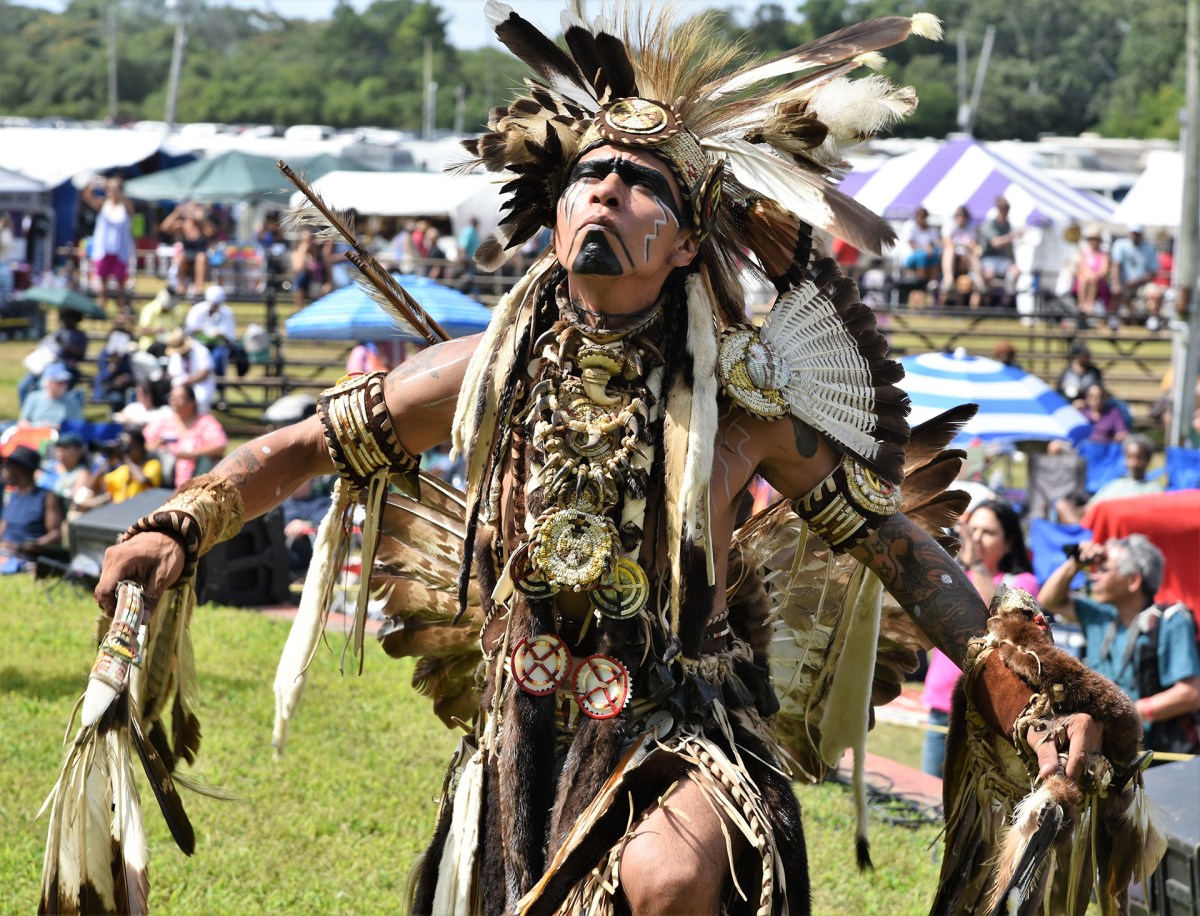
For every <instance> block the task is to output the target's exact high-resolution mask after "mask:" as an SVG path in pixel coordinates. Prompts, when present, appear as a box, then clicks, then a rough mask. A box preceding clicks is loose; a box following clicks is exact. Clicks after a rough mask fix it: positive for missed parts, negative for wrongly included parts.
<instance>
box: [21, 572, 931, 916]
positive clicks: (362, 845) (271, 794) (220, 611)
mask: <svg viewBox="0 0 1200 916" xmlns="http://www.w3.org/2000/svg"><path fill="white" fill-rule="evenodd" d="M94 611H95V606H94V604H93V603H92V601H91V599H90V596H88V595H86V594H83V593H82V592H80V591H78V590H77V589H75V588H74V587H73V586H70V585H65V584H62V583H59V584H57V585H54V586H50V587H47V585H46V584H44V583H39V582H34V581H32V580H29V579H27V578H24V577H12V578H7V579H3V580H0V643H2V644H3V645H5V646H8V647H9V648H8V650H7V651H6V652H5V653H4V657H3V661H2V662H0V721H2V722H3V723H4V724H3V735H4V740H3V741H2V742H0V827H2V828H3V836H4V838H5V839H4V842H3V843H0V887H3V888H4V889H5V893H4V894H3V895H2V896H0V912H30V911H31V910H32V909H33V908H34V907H35V905H36V899H37V893H38V884H39V880H40V878H39V876H40V872H41V858H42V849H43V844H44V840H45V837H44V831H45V821H44V820H41V821H35V820H34V814H35V813H36V812H37V810H38V808H39V807H40V805H41V803H42V800H43V799H44V798H45V795H46V793H47V791H48V790H49V789H50V787H51V785H52V784H53V782H54V779H55V778H56V776H57V773H58V768H59V766H60V765H61V763H62V759H63V749H62V744H61V741H62V738H63V730H64V727H65V725H66V722H67V717H68V715H69V713H70V709H71V705H72V703H73V702H74V701H75V699H76V698H77V697H78V696H79V694H80V693H81V692H82V690H83V688H84V685H85V683H86V677H87V671H88V669H89V666H90V663H91V659H92V655H93V651H94V644H93V643H92V640H91V631H92V620H93V617H94ZM193 632H194V635H195V640H196V653H197V667H198V670H199V672H200V686H201V692H202V696H201V709H200V715H201V718H202V722H203V728H204V741H203V745H202V747H201V751H200V757H199V760H198V762H197V766H196V768H195V770H194V772H195V773H196V774H197V775H198V776H199V777H201V778H202V779H204V780H205V781H207V782H209V783H212V784H214V785H218V786H221V787H222V788H224V789H226V790H228V791H230V792H232V793H233V794H234V795H235V796H237V799H238V800H237V801H232V802H230V801H216V800H212V799H209V798H202V797H196V796H189V797H188V798H186V799H185V803H186V804H187V806H188V811H189V814H190V816H191V819H192V822H193V824H194V826H195V828H196V837H197V849H196V854H195V855H194V856H193V857H192V858H191V859H190V860H189V859H185V858H184V857H183V856H182V855H181V854H180V853H179V852H178V851H177V850H176V849H175V848H174V846H173V845H172V843H171V840H170V837H169V835H168V834H167V832H166V829H165V827H164V826H163V825H162V821H161V818H160V817H159V815H158V813H157V811H156V810H154V809H153V802H152V800H150V797H149V792H148V791H145V790H144V791H143V798H144V801H146V803H147V804H148V805H149V808H148V809H147V818H146V819H147V822H148V832H149V836H150V846H151V859H150V881H151V905H152V908H153V910H154V911H156V912H158V913H180V914H195V913H211V914H223V913H235V912H236V913H347V914H351V913H355V914H358V913H383V912H397V911H399V910H402V909H403V904H402V901H403V899H404V898H403V894H404V888H405V884H406V880H407V876H408V872H409V869H410V867H411V865H412V863H413V861H414V859H415V858H416V856H417V855H418V854H419V851H420V850H421V849H422V847H423V845H424V843H425V841H426V839H427V837H428V834H429V831H430V828H431V825H432V822H433V817H434V813H435V798H436V796H437V794H438V792H439V791H440V788H441V780H442V774H443V767H444V765H445V762H446V760H447V759H448V756H449V754H450V752H451V750H452V747H453V744H454V737H453V735H452V734H451V733H450V732H449V731H447V730H446V729H445V728H444V727H443V726H442V725H441V723H440V722H439V721H438V720H437V719H436V718H435V717H434V716H433V715H432V713H431V711H430V709H429V707H428V701H427V700H426V699H425V698H424V697H422V696H420V695H418V694H417V693H416V692H415V691H413V690H412V689H411V688H410V687H409V686H408V679H409V676H410V673H411V666H410V665H409V664H408V663H407V662H395V661H393V660H391V659H388V658H387V657H386V656H385V655H384V654H383V653H382V651H380V650H379V649H378V648H377V647H376V646H375V644H374V643H373V642H372V643H371V644H370V646H369V647H368V648H369V651H368V654H367V660H366V671H365V674H364V676H363V677H362V678H358V677H351V676H346V677H342V676H340V675H339V674H338V671H337V667H338V664H337V655H338V653H339V652H340V649H341V642H340V639H334V640H332V641H331V650H330V651H326V652H321V653H320V654H318V656H317V659H316V661H315V663H314V666H313V668H312V671H311V678H310V682H309V687H308V692H307V695H306V697H305V700H304V706H303V708H302V710H301V713H300V716H299V718H298V719H297V720H296V722H295V724H294V727H293V731H292V735H291V742H290V743H289V745H288V751H287V754H286V755H285V756H284V757H283V759H282V760H280V761H276V760H274V759H273V755H272V750H271V746H270V733H271V722H272V716H273V697H272V694H271V681H272V678H273V674H274V668H275V663H276V661H277V657H278V652H279V650H280V648H281V646H282V644H283V641H284V639H285V637H286V635H287V624H286V623H284V622H281V621H278V620H273V619H270V618H268V617H266V616H265V615H262V614H257V613H254V612H251V611H245V610H235V609H229V608H218V607H212V606H205V607H202V608H200V609H199V610H198V612H197V617H196V623H195V626H194V628H193ZM887 731H893V732H897V731H898V730H896V729H890V730H881V731H880V732H879V734H878V740H879V741H881V742H882V746H881V745H880V744H879V743H877V741H876V740H873V741H872V750H874V751H876V752H877V753H890V749H891V744H893V743H894V741H895V739H897V738H898V739H899V740H901V741H910V739H913V736H917V735H918V733H916V732H911V731H905V732H903V734H898V735H893V736H892V737H889V736H888V734H887ZM915 740H916V742H918V744H919V736H918V737H916V738H915ZM910 752H911V748H910V750H909V751H906V753H910ZM800 798H801V803H802V805H803V806H804V810H805V829H806V835H807V837H808V847H809V857H810V863H811V864H810V870H811V873H812V883H813V887H814V912H816V913H819V914H843V913H844V914H888V916H893V914H907V913H913V914H916V913H923V912H926V911H927V909H928V905H929V901H930V900H931V898H932V892H933V888H934V886H935V884H936V876H937V864H936V858H937V852H936V848H932V847H931V844H932V843H933V842H934V840H935V838H936V836H937V832H938V831H937V828H936V827H933V826H930V825H924V826H917V827H914V828H909V827H903V826H894V825H891V824H889V823H888V821H887V820H884V819H881V818H876V819H875V821H874V823H873V827H872V834H871V840H872V853H873V855H874V859H875V863H876V870H875V871H874V873H870V874H865V875H860V874H859V873H858V872H857V870H856V868H855V866H854V842H853V829H854V828H853V824H854V815H853V808H852V805H851V803H850V800H849V796H848V793H847V790H846V789H845V788H844V787H843V786H840V785H837V784H834V783H825V784H821V785H817V786H808V787H804V788H802V789H801V790H800ZM892 813H893V814H894V813H895V812H892ZM901 813H902V814H904V815H905V817H906V816H907V813H906V812H901ZM904 819H905V818H904V817H902V818H899V819H898V820H904Z"/></svg>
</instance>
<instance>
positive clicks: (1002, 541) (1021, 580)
mask: <svg viewBox="0 0 1200 916" xmlns="http://www.w3.org/2000/svg"><path fill="white" fill-rule="evenodd" d="M959 536H960V537H961V538H962V549H961V550H960V551H959V554H958V560H959V562H960V563H961V564H962V565H963V566H964V567H966V569H967V575H968V576H970V578H971V581H972V582H974V583H975V588H976V589H978V590H979V595H980V597H981V598H983V600H984V602H986V603H987V604H991V601H992V598H993V597H994V596H995V594H996V587H997V586H999V585H1005V586H1007V587H1009V588H1019V589H1023V590H1024V591H1027V592H1029V594H1031V595H1033V597H1035V598H1036V597H1037V592H1038V584H1037V579H1035V578H1034V576H1033V566H1032V564H1031V562H1030V558H1029V551H1028V550H1027V549H1026V547H1025V535H1024V534H1023V533H1022V531H1021V519H1020V518H1019V517H1018V516H1017V513H1016V510H1015V509H1013V507H1012V506H1011V505H1009V504H1008V503H1007V502H1005V501H1003V500H1000V499H985V500H983V501H982V502H980V503H979V504H978V505H976V506H975V507H974V508H973V509H972V510H971V512H970V514H969V515H964V516H963V518H962V519H961V520H960V521H959ZM961 674H962V672H961V671H960V670H959V669H958V667H957V666H956V665H955V664H954V662H952V661H950V659H948V658H946V656H945V655H943V654H942V653H941V652H940V651H938V650H937V649H934V650H932V651H931V652H930V653H929V671H928V672H927V673H926V675H925V705H926V706H928V707H929V724H931V725H942V726H944V725H946V723H947V722H948V721H949V719H950V697H951V695H952V694H953V692H954V685H955V683H957V681H958V678H959V675H961ZM945 757H946V734H945V732H941V731H933V730H930V731H927V732H926V733H925V747H924V750H923V752H922V755H921V768H922V769H923V770H924V771H925V772H926V773H929V774H930V775H931V776H941V775H942V763H943V761H944V760H945Z"/></svg>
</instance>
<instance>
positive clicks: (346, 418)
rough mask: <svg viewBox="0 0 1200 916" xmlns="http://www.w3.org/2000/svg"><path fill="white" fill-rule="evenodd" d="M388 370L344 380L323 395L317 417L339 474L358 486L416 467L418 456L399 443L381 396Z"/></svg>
mask: <svg viewBox="0 0 1200 916" xmlns="http://www.w3.org/2000/svg"><path fill="white" fill-rule="evenodd" d="M386 377H387V373H386V372H370V373H367V374H366V375H355V376H350V377H349V378H344V379H342V380H341V381H340V382H338V383H337V384H336V385H334V386H333V387H332V388H329V389H327V390H326V391H325V392H323V393H322V394H321V397H320V399H319V400H318V401H317V416H319V417H320V418H321V426H322V428H323V429H324V431H325V445H326V446H327V447H328V449H329V456H330V457H331V458H332V459H333V464H334V467H336V468H337V472H338V474H339V475H340V476H341V477H342V478H343V479H344V480H345V481H346V482H347V483H349V484H350V486H351V487H353V488H354V489H357V490H361V489H365V488H366V487H367V485H368V484H369V482H370V479H371V477H373V476H374V475H375V474H377V473H378V472H379V471H381V470H388V471H414V470H416V468H417V459H415V458H413V457H412V456H411V455H410V454H408V452H406V451H404V449H403V448H402V447H401V445H400V442H399V440H398V439H397V438H396V431H395V430H394V429H393V428H392V418H391V416H390V415H389V414H388V410H387V405H386V404H385V403H384V400H383V380H384V379H385V378H386Z"/></svg>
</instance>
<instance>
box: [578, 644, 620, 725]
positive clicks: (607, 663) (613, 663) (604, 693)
mask: <svg viewBox="0 0 1200 916" xmlns="http://www.w3.org/2000/svg"><path fill="white" fill-rule="evenodd" d="M575 702H577V703H578V704H579V708H580V709H582V710H583V712H584V715H587V716H591V717H592V718H593V719H611V718H612V717H613V716H615V715H617V714H618V713H619V712H620V711H621V710H622V709H624V708H625V704H626V703H628V702H629V672H628V671H627V670H626V669H625V666H624V665H622V664H621V663H620V662H619V661H617V660H616V659H615V658H610V657H609V656H607V655H591V656H589V657H587V658H585V659H584V660H583V661H582V662H581V663H580V665H579V668H578V669H577V670H576V672H575Z"/></svg>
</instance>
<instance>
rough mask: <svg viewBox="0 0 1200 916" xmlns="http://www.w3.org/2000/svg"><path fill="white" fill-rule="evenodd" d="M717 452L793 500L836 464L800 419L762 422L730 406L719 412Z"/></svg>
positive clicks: (829, 448) (830, 449)
mask: <svg viewBox="0 0 1200 916" xmlns="http://www.w3.org/2000/svg"><path fill="white" fill-rule="evenodd" d="M717 451H718V454H720V453H722V452H724V453H725V454H726V456H727V457H726V460H727V461H731V462H735V463H738V464H742V465H745V466H747V467H748V469H749V471H750V473H751V474H761V475H762V476H763V477H764V478H766V480H767V482H768V483H770V484H771V486H772V487H774V488H775V489H776V490H778V491H779V492H780V493H782V494H784V495H785V496H789V497H793V498H794V497H799V496H803V495H804V494H806V493H808V492H809V491H810V490H811V489H812V488H813V487H815V486H816V485H817V484H818V483H820V482H821V481H822V480H823V479H824V478H825V477H826V476H828V474H829V472H830V471H831V470H832V469H833V467H834V465H835V464H836V463H837V452H836V451H835V449H834V448H833V447H832V446H830V444H829V442H828V441H827V440H826V439H825V436H824V435H823V434H822V433H820V432H819V431H818V430H816V429H815V428H814V427H812V426H810V425H809V424H808V423H805V422H804V421H803V420H800V419H797V418H796V417H793V416H791V415H787V416H784V417H781V418H779V419H775V420H766V419H763V418H762V417H758V416H755V415H754V414H752V413H750V412H748V411H746V410H743V409H741V408H740V407H737V406H735V405H733V404H728V405H726V407H725V409H724V410H723V411H722V415H721V423H720V431H719V441H718V449H717ZM748 479H749V477H747V480H748Z"/></svg>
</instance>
